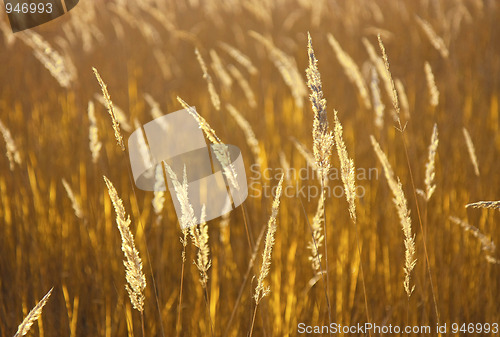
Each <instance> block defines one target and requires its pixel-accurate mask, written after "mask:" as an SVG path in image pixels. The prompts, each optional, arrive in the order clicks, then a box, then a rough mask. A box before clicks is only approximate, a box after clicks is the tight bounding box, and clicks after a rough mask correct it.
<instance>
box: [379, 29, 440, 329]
mask: <svg viewBox="0 0 500 337" xmlns="http://www.w3.org/2000/svg"><path fill="white" fill-rule="evenodd" d="M377 38H378V43H379V47H380V50H381V52H382V59H383V61H384V65H385V70H386V77H388V78H389V79H390V84H391V89H392V90H391V91H392V104H393V106H394V110H395V111H396V117H397V120H396V121H397V123H398V126H399V132H400V133H401V138H402V141H403V147H404V149H405V157H406V164H407V166H408V172H409V174H410V181H411V185H412V189H413V197H414V199H415V206H416V208H417V215H418V222H419V225H420V231H421V232H422V238H423V240H422V241H423V245H424V255H425V260H426V263H427V273H428V275H429V281H430V285H431V293H432V299H433V302H434V310H435V313H436V319H437V323H438V324H439V323H440V316H439V310H438V306H437V300H436V294H435V291H434V282H433V280H432V273H431V268H430V262H429V254H428V253H427V237H426V233H425V231H424V228H423V227H424V226H423V224H422V216H421V215H420V207H419V205H418V200H417V188H416V187H415V181H414V178H413V173H412V169H411V164H410V157H409V155H408V146H407V145H406V136H405V129H406V125H405V126H404V127H403V125H402V123H401V115H400V108H399V100H398V93H397V91H396V87H395V85H394V80H393V79H392V74H391V71H390V68H389V60H388V57H387V54H386V52H385V47H384V44H383V42H382V39H381V37H380V34H379V35H378V36H377ZM401 215H402V214H401Z"/></svg>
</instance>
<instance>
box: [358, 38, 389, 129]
mask: <svg viewBox="0 0 500 337" xmlns="http://www.w3.org/2000/svg"><path fill="white" fill-rule="evenodd" d="M361 42H363V45H364V46H365V49H366V51H367V53H368V56H369V57H370V61H371V62H372V63H373V65H374V66H375V69H377V73H378V75H379V76H380V78H381V79H382V82H383V83H384V89H385V92H386V93H387V95H388V96H389V97H392V86H391V80H390V78H389V76H388V75H387V70H386V69H385V64H384V61H383V60H382V59H381V58H380V56H378V55H377V52H376V51H375V48H374V47H373V45H372V44H371V43H370V41H368V39H366V38H362V39H361ZM392 113H393V117H394V119H396V116H395V115H394V112H392Z"/></svg>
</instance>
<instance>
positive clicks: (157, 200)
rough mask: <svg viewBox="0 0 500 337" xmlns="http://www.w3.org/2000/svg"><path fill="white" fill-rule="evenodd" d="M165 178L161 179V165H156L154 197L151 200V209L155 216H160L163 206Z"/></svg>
mask: <svg viewBox="0 0 500 337" xmlns="http://www.w3.org/2000/svg"><path fill="white" fill-rule="evenodd" d="M164 187H165V178H164V177H163V169H162V166H161V165H157V166H156V169H155V185H154V196H153V200H152V202H151V203H152V205H153V209H154V211H155V214H156V215H157V216H160V215H161V213H162V212H163V207H164V206H165V191H164V190H162V189H163V188H164Z"/></svg>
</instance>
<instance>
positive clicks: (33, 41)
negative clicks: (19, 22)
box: [20, 30, 75, 88]
mask: <svg viewBox="0 0 500 337" xmlns="http://www.w3.org/2000/svg"><path fill="white" fill-rule="evenodd" d="M20 38H21V40H22V41H23V42H24V43H26V44H27V45H28V46H29V47H30V48H31V49H32V50H33V54H34V55H35V57H36V59H37V60H38V61H40V63H41V64H42V65H43V66H44V67H45V68H46V69H47V70H48V71H49V72H50V74H51V75H52V76H53V77H54V78H55V79H56V81H57V82H58V83H59V84H60V85H61V87H63V88H69V87H70V86H71V84H72V82H73V80H74V79H75V74H74V73H72V72H71V71H70V70H69V69H74V66H73V65H69V64H66V62H70V60H69V59H68V58H67V59H66V60H65V59H64V58H63V57H62V56H61V54H59V53H58V52H57V51H56V50H54V49H53V48H52V46H51V45H50V44H49V43H48V42H47V41H45V40H44V39H43V37H42V36H41V35H39V34H37V33H35V32H34V31H32V30H27V31H25V32H23V35H20Z"/></svg>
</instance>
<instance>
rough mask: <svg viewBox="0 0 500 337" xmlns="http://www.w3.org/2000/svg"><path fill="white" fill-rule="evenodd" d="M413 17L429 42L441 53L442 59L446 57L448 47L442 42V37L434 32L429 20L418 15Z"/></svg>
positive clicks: (448, 53)
mask: <svg viewBox="0 0 500 337" xmlns="http://www.w3.org/2000/svg"><path fill="white" fill-rule="evenodd" d="M415 18H416V20H417V23H418V25H419V26H420V27H421V28H422V30H423V31H424V33H425V35H426V36H427V38H428V39H429V42H430V43H431V44H432V46H433V47H434V48H435V49H436V50H437V51H438V52H439V54H441V56H442V57H443V58H444V59H447V58H448V56H449V55H450V52H449V51H448V48H447V47H446V45H445V44H444V41H443V39H442V38H441V37H440V36H438V35H437V34H436V32H435V31H434V29H433V28H432V26H431V24H430V23H429V22H427V21H426V20H423V19H421V18H420V17H419V16H415Z"/></svg>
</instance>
